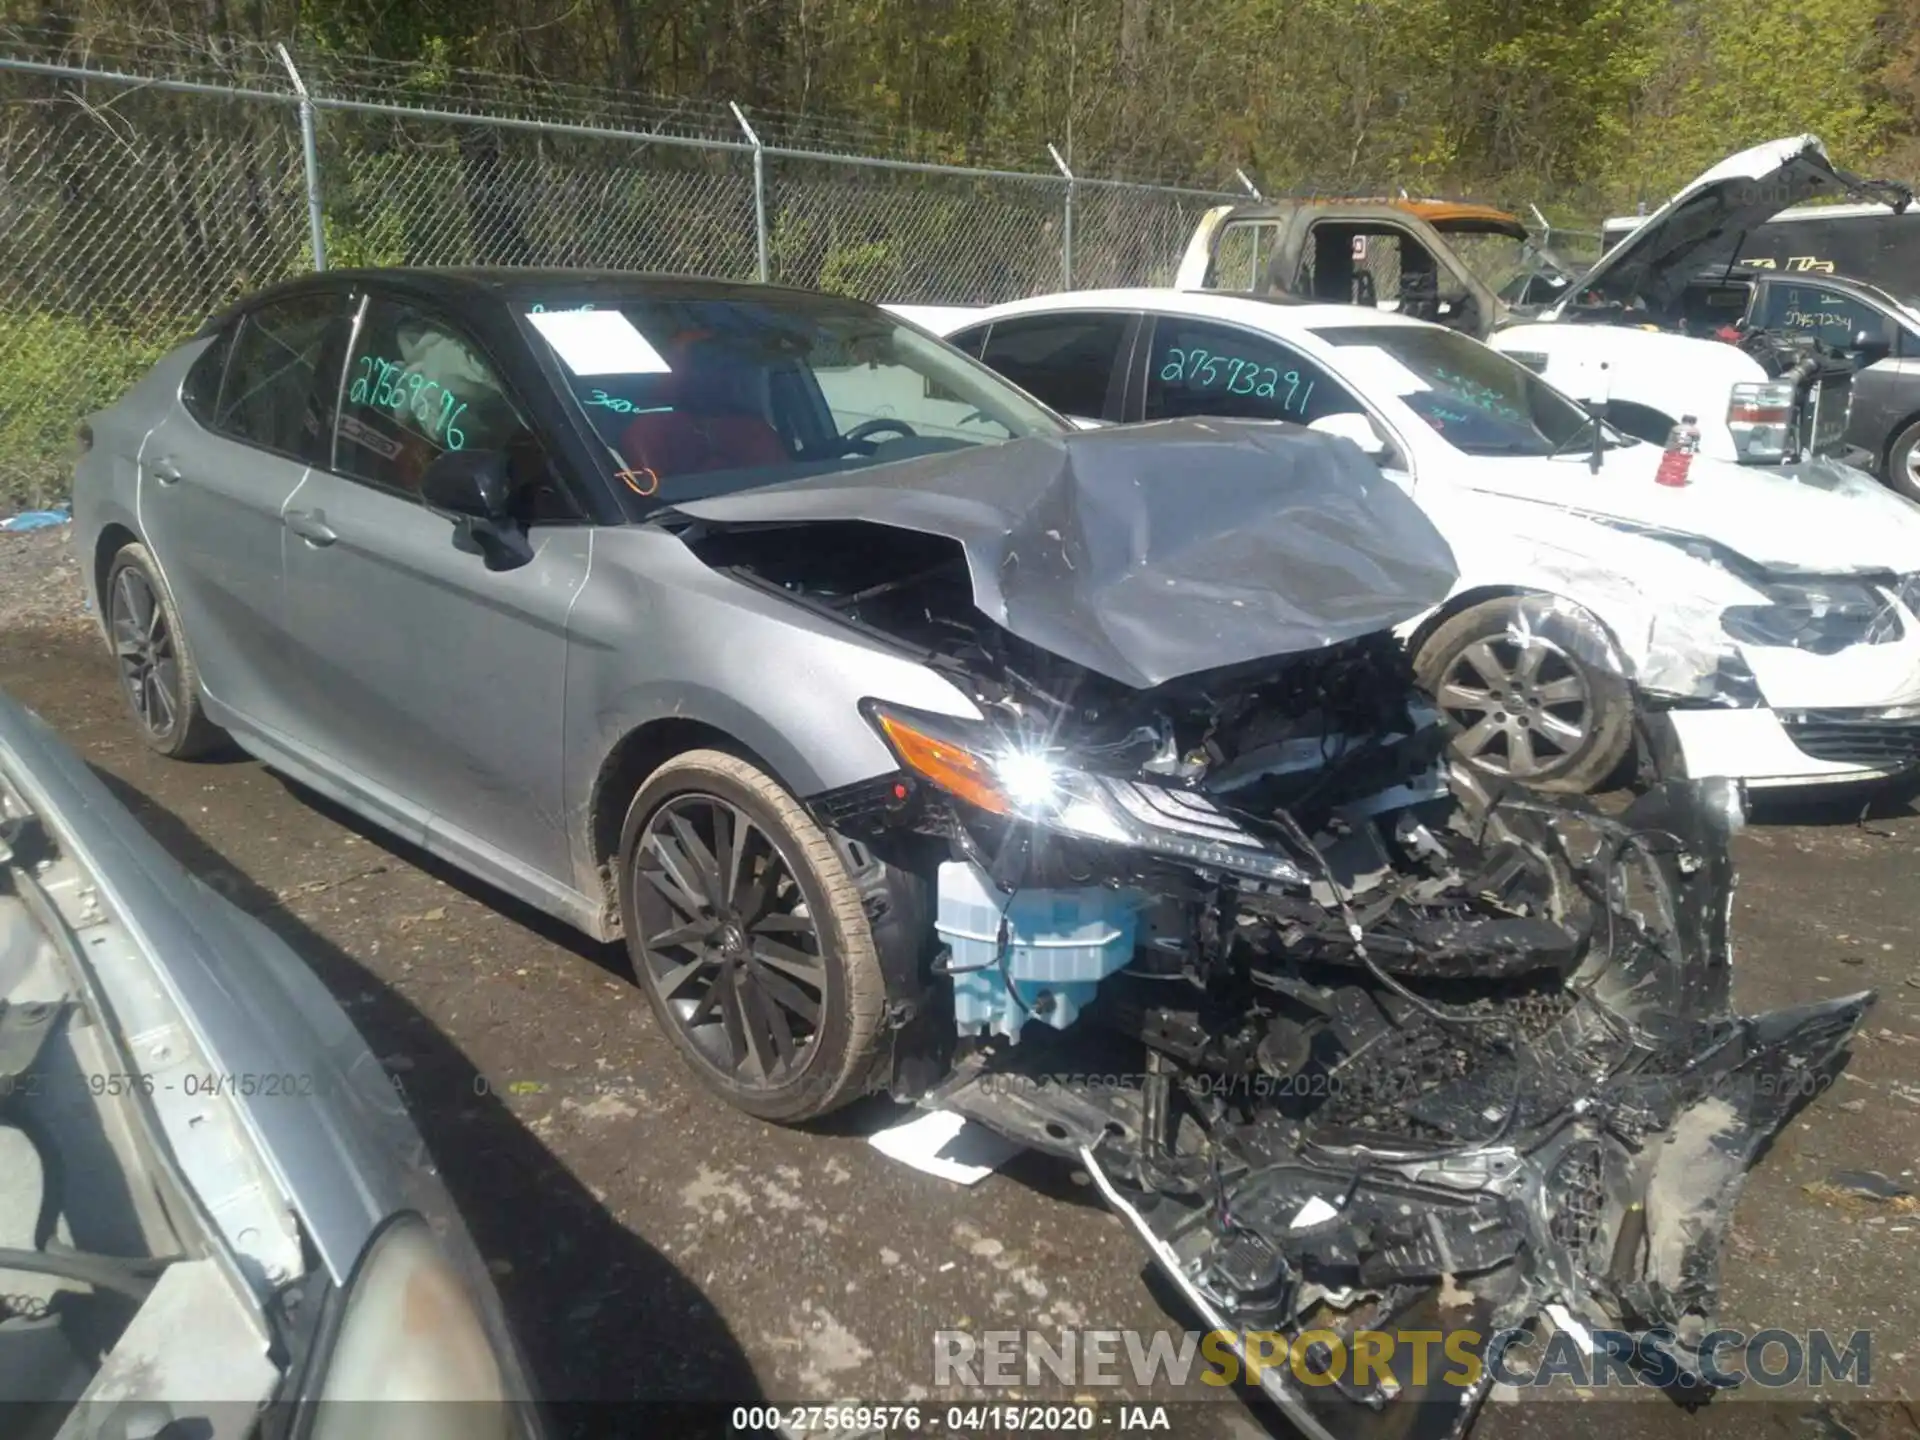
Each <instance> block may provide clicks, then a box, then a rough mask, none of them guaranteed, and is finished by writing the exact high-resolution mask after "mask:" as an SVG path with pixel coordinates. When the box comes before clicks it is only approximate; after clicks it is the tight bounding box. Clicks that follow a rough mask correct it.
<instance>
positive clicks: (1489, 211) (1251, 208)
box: [1229, 195, 1528, 240]
mask: <svg viewBox="0 0 1920 1440" xmlns="http://www.w3.org/2000/svg"><path fill="white" fill-rule="evenodd" d="M1317 206H1329V207H1331V206H1344V207H1346V208H1348V209H1350V210H1353V211H1354V212H1356V213H1355V217H1354V218H1356V219H1368V218H1378V217H1374V216H1369V215H1367V214H1366V212H1367V211H1369V210H1373V211H1379V210H1398V211H1400V212H1402V213H1403V214H1407V215H1412V216H1414V217H1416V218H1418V219H1421V220H1424V221H1426V222H1427V223H1428V224H1429V225H1431V226H1433V227H1434V229H1436V230H1442V231H1451V232H1454V233H1456V234H1459V233H1466V234H1497V235H1507V236H1510V237H1512V238H1513V239H1516V240H1524V239H1526V238H1527V234H1528V231H1527V226H1526V222H1525V221H1524V220H1522V219H1521V218H1520V217H1519V216H1518V215H1515V214H1513V213H1512V212H1511V211H1508V210H1502V209H1500V208H1499V207H1498V206H1495V205H1481V204H1478V203H1476V202H1474V201H1471V200H1436V199H1431V198H1428V199H1413V198H1410V197H1407V196H1398V195H1314V196H1306V197H1302V198H1299V199H1284V198H1279V197H1276V198H1274V199H1271V200H1263V201H1259V202H1257V203H1255V204H1251V205H1235V206H1232V207H1231V209H1232V211H1233V213H1232V215H1231V216H1230V217H1229V218H1230V219H1234V220H1253V221H1259V220H1281V219H1284V218H1286V217H1287V216H1289V215H1292V214H1294V213H1295V212H1296V211H1299V210H1303V209H1307V210H1310V209H1313V208H1315V207H1317Z"/></svg>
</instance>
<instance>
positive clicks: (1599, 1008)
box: [822, 637, 1871, 1435]
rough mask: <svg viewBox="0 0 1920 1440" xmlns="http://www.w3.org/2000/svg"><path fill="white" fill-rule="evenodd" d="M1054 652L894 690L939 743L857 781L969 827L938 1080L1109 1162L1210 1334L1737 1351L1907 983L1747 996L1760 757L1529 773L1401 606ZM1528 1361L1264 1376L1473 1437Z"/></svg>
mask: <svg viewBox="0 0 1920 1440" xmlns="http://www.w3.org/2000/svg"><path fill="white" fill-rule="evenodd" d="M1002 658H1003V659H1004V656H1003V657H1002ZM1021 661H1022V663H1021V664H1020V665H1015V666H1013V667H1012V670H1013V674H1014V675H1015V676H1017V678H1011V679H1010V678H1009V676H1008V671H1007V668H1006V667H1005V666H1004V665H1003V666H1001V667H999V668H997V669H994V668H992V667H988V666H986V665H984V664H980V661H979V657H975V663H976V665H978V669H977V670H976V673H975V675H974V680H975V693H976V695H978V696H979V698H980V700H981V702H982V709H983V712H984V713H986V714H987V715H988V716H989V717H991V718H990V719H988V720H987V722H986V723H984V724H981V723H979V722H972V721H957V720H954V719H952V718H951V717H936V716H930V715H923V714H916V713H911V712H905V711H901V710H898V709H895V708H891V707H888V706H886V705H882V704H875V705H873V706H871V707H869V720H870V723H872V724H873V725H874V726H875V728H876V729H877V730H879V732H880V733H881V734H882V735H883V736H884V737H885V738H886V739H887V741H888V743H889V745H890V746H892V748H893V750H894V753H895V754H896V756H897V757H898V758H899V760H900V762H901V763H900V770H899V772H898V773H897V774H896V775H894V776H891V777H888V779H887V780H886V781H885V782H884V783H883V784H882V785H878V786H869V787H865V788H864V789H863V792H862V794H861V795H860V796H850V795H842V796H828V797H822V804H823V806H824V808H825V809H826V810H827V811H829V812H831V813H832V814H833V816H834V819H835V822H836V823H837V824H838V825H840V826H841V827H843V828H845V829H848V830H849V831H850V832H852V833H855V834H858V833H865V834H866V835H867V836H868V837H869V838H873V837H876V836H878V835H880V834H883V833H885V832H887V831H895V832H899V831H907V832H911V833H913V834H916V835H919V836H923V837H929V838H931V839H933V840H934V841H935V843H936V844H937V845H939V846H940V847H941V849H940V853H941V854H942V855H944V857H945V858H944V859H943V860H942V861H941V862H940V863H939V865H938V870H937V883H936V889H937V894H938V913H937V925H938V928H939V933H940V938H941V940H942V941H943V942H944V943H943V946H942V948H941V950H940V952H939V954H938V955H937V957H936V960H935V962H934V966H933V969H934V971H935V979H934V983H933V984H932V986H931V988H930V990H929V995H928V1000H929V1004H928V1007H927V1009H928V1013H926V1014H923V1015H921V1016H920V1017H919V1023H918V1024H917V1025H916V1026H915V1027H913V1029H912V1030H911V1031H910V1032H909V1033H911V1034H913V1035H915V1036H916V1037H918V1039H917V1043H918V1044H919V1045H920V1046H922V1047H925V1046H926V1045H928V1044H934V1045H936V1046H937V1047H938V1062H939V1063H938V1064H937V1065H936V1066H931V1067H930V1066H928V1065H927V1064H926V1063H925V1062H926V1061H927V1059H928V1056H927V1055H926V1054H925V1053H919V1054H911V1055H906V1056H903V1057H902V1063H901V1066H900V1070H899V1073H900V1075H901V1076H903V1077H910V1076H913V1075H916V1074H918V1075H926V1074H929V1073H932V1074H935V1075H936V1076H937V1077H938V1078H936V1079H934V1080H933V1081H932V1082H931V1083H930V1084H922V1083H918V1082H915V1081H912V1080H908V1081H906V1082H905V1083H904V1084H903V1086H902V1088H904V1089H907V1090H910V1091H913V1092H915V1095H916V1098H918V1099H919V1100H920V1102H921V1103H922V1104H924V1105H927V1106H929V1107H934V1108H941V1109H948V1110H953V1111H957V1112H959V1113H961V1114H964V1115H966V1116H968V1117H969V1118H971V1119H973V1120H976V1121H978V1122H981V1123H983V1124H985V1125H987V1126H989V1127H991V1128H993V1129H994V1130H996V1131H999V1132H1000V1133H1002V1134H1005V1135H1007V1136H1009V1137H1011V1138H1013V1139H1015V1140H1017V1141H1019V1142H1021V1143H1023V1144H1025V1145H1028V1146H1031V1147H1034V1148H1037V1149H1041V1150H1047V1151H1052V1152H1054V1153H1057V1154H1060V1155H1062V1156H1066V1157H1071V1158H1073V1159H1075V1160H1077V1161H1078V1162H1079V1163H1081V1164H1082V1165H1084V1166H1085V1168H1086V1169H1087V1170H1088V1171H1089V1172H1090V1173H1091V1174H1092V1176H1093V1177H1094V1179H1095V1180H1096V1182H1097V1183H1098V1185H1099V1187H1100V1189H1101V1191H1102V1193H1103V1194H1104V1195H1105V1196H1106V1198H1107V1199H1108V1200H1109V1202H1110V1203H1111V1204H1112V1205H1113V1206H1114V1208H1115V1209H1116V1210H1117V1211H1118V1212H1119V1213H1120V1214H1121V1215H1122V1216H1123V1217H1124V1218H1125V1219H1126V1220H1127V1222H1128V1223H1129V1224H1130V1225H1131V1226H1132V1227H1133V1228H1134V1229H1135V1231H1136V1232H1137V1233H1138V1235H1139V1238H1140V1239H1141V1240H1142V1241H1143V1242H1144V1243H1145V1244H1146V1246H1147V1248H1148V1249H1149V1251H1150V1252H1151V1253H1152V1255H1153V1257H1154V1259H1155V1261H1156V1262H1157V1263H1158V1264H1159V1265H1160V1267H1161V1268H1163V1269H1164V1270H1165V1271H1166V1272H1167V1274H1168V1276H1169V1278H1171V1279H1172V1281H1173V1282H1174V1283H1175V1284H1176V1285H1177V1286H1178V1287H1179V1288H1180V1290H1181V1291H1182V1292H1183V1293H1184V1294H1185V1296H1186V1297H1187V1298H1188V1299H1189V1301H1190V1302H1191V1303H1192V1304H1193V1306H1194V1307H1195V1308H1196V1309H1197V1310H1198V1312H1199V1313H1200V1314H1201V1315H1202V1316H1203V1317H1204V1318H1205V1320H1206V1322H1207V1325H1208V1326H1209V1327H1210V1328H1214V1329H1219V1330H1222V1331H1226V1332H1229V1333H1231V1334H1233V1335H1234V1336H1236V1337H1242V1336H1245V1335H1248V1334H1267V1335H1276V1334H1277V1335H1280V1336H1297V1335H1299V1334H1301V1333H1304V1332H1306V1331H1316V1332H1330V1333H1331V1335H1332V1336H1336V1337H1340V1339H1341V1341H1342V1343H1343V1344H1344V1345H1345V1346H1346V1349H1347V1353H1352V1341H1353V1338H1354V1337H1355V1335H1357V1334H1358V1332H1360V1331H1363V1330H1367V1331H1388V1332H1392V1331H1395V1330H1402V1331H1404V1330H1407V1329H1415V1330H1417V1329H1422V1328H1429V1329H1431V1328H1436V1327H1439V1326H1443V1325H1444V1326H1448V1327H1453V1328H1463V1327H1464V1328H1470V1329H1472V1330H1473V1331H1474V1332H1475V1333H1476V1334H1478V1335H1480V1336H1491V1335H1494V1334H1496V1333H1499V1332H1502V1331H1507V1330H1512V1329H1515V1328H1518V1327H1524V1326H1527V1325H1530V1324H1532V1323H1534V1322H1535V1321H1536V1320H1537V1319H1538V1317H1540V1316H1542V1315H1549V1314H1550V1315H1552V1316H1554V1317H1555V1321H1556V1324H1557V1328H1560V1329H1569V1328H1571V1329H1573V1330H1574V1331H1575V1332H1576V1333H1586V1332H1589V1331H1592V1330H1608V1331H1631V1332H1635V1333H1642V1334H1646V1335H1649V1336H1651V1337H1652V1338H1651V1339H1650V1340H1649V1341H1648V1344H1649V1346H1650V1347H1652V1348H1651V1349H1649V1350H1648V1351H1647V1353H1644V1354H1642V1355H1639V1356H1637V1357H1634V1361H1635V1363H1639V1364H1642V1365H1644V1366H1646V1367H1648V1368H1649V1370H1650V1371H1651V1372H1657V1373H1660V1374H1662V1375H1664V1376H1666V1377H1668V1378H1669V1379H1671V1380H1672V1381H1673V1383H1675V1384H1678V1385H1680V1386H1682V1387H1684V1388H1691V1387H1692V1386H1694V1385H1696V1384H1703V1383H1704V1382H1703V1381H1702V1379H1701V1375H1700V1366H1699V1363H1698V1357H1697V1355H1696V1354H1695V1353H1694V1349H1693V1347H1694V1346H1695V1344H1696V1343H1697V1342H1698V1341H1699V1340H1700V1339H1701V1337H1702V1336H1704V1335H1705V1334H1706V1333H1707V1332H1708V1331H1710V1330H1711V1329H1712V1316H1713V1313H1714V1310H1715V1307H1716V1303H1717V1296H1716V1288H1717V1265H1718V1255H1719V1250H1720V1247H1721V1245H1722V1243H1723V1241H1724V1239H1725V1236H1726V1233H1727V1227H1728V1224H1729V1221H1730V1219H1731V1215H1732V1209H1733V1203H1734V1200H1735V1197H1736V1196H1737V1193H1738V1191H1739V1188H1740V1186H1741V1184H1742V1182H1743V1180H1744V1178H1745V1175H1746V1172H1747V1170H1748V1168H1749V1166H1750V1165H1751V1164H1752V1163H1753V1162H1754V1160H1755V1159H1756V1157H1757V1156H1758V1154H1759V1153H1760V1151H1761V1149H1762V1148H1763V1147H1764V1146H1765V1144H1766V1143H1767V1141H1768V1140H1769V1139H1770V1138H1771V1137H1772V1136H1773V1135H1774V1134H1775V1133H1776V1132H1777V1131H1778V1130H1779V1128H1780V1127H1781V1126H1782V1125H1783V1124H1784V1123H1785V1120H1786V1118H1787V1116H1788V1115H1789V1113H1790V1112H1791V1110H1792V1108H1793V1107H1794V1106H1795V1105H1796V1104H1797V1103H1799V1101H1800V1100H1801V1099H1802V1098H1803V1097H1805V1096H1807V1095H1810V1094H1812V1093H1814V1091H1815V1090H1816V1089H1817V1088H1818V1087H1819V1084H1820V1081H1821V1079H1822V1077H1823V1075H1825V1074H1827V1073H1828V1072H1830V1071H1831V1070H1832V1069H1834V1068H1836V1067H1837V1066H1838V1065H1839V1064H1840V1063H1841V1062H1842V1058H1843V1051H1844V1048H1845V1046H1846V1044H1847V1041H1848V1037H1849V1036H1850V1035H1851V1033H1852V1031H1853V1029H1854V1027H1855V1026H1856V1024H1857V1023H1858V1022H1859V1020H1860V1018H1861V1016H1862V1014H1863V1013H1864V1011H1865V1009H1866V1007H1867V1006H1868V1004H1869V1003H1870V1002H1871V997H1870V996H1869V995H1856V996H1850V997H1847V998H1844V999H1840V1000H1836V1001H1832V1002H1828V1003H1825V1004H1821V1005H1815V1006H1808V1007H1804V1008H1801V1009H1797V1010H1792V1011H1781V1012H1774V1013H1770V1014H1765V1015H1759V1016H1739V1015H1736V1014H1735V1013H1733V1011H1732V1009H1731V1006H1730V981H1731V954H1730V948H1729V942H1728V930H1727V927H1728V911H1729V906H1730V902H1731V895H1732V878H1733V877H1732V868H1731V861H1730V859H1729V853H1728V842H1729V838H1730V835H1731V833H1732V831H1733V830H1734V829H1735V828H1736V827H1737V826H1738V824H1739V823H1740V820H1741V799H1740V795H1739V792H1738V790H1737V788H1736V787H1734V786H1733V785H1731V784H1730V783H1728V782H1724V781H1699V782H1688V783H1684V784H1673V785H1668V786H1664V787H1661V788H1659V789H1656V790H1654V791H1652V792H1651V793H1649V794H1647V795H1645V796H1644V797H1642V798H1641V799H1640V800H1639V801H1638V802H1637V803H1635V804H1634V805H1633V806H1632V807H1631V808H1629V809H1627V810H1625V811H1624V812H1623V813H1619V814H1615V815H1607V814H1603V813H1601V812H1600V811H1598V810H1597V809H1595V808H1593V807H1592V806H1591V805H1589V804H1587V803H1586V802H1584V801H1578V800H1569V799H1561V798H1557V797H1555V798H1547V797H1541V796H1536V795H1533V794H1531V793H1528V792H1523V791H1519V790H1512V791H1507V792H1502V793H1490V792H1489V791H1487V790H1486V789H1484V788H1482V785H1481V783H1480V782H1478V781H1477V780H1475V779H1473V778H1472V777H1470V776H1468V775H1466V774H1465V773H1463V772H1453V773H1448V772H1446V771H1444V770H1443V769H1442V767H1441V761H1440V757H1441V750H1442V740H1441V734H1440V731H1439V728H1438V726H1437V725H1436V724H1435V723H1434V717H1433V716H1432V713H1431V712H1430V711H1427V710H1426V709H1424V708H1423V707H1422V706H1421V705H1420V703H1419V702H1418V700H1417V697H1414V695H1413V692H1412V689H1411V686H1410V683H1409V681H1408V679H1407V676H1406V674H1405V671H1404V661H1403V660H1402V658H1401V656H1400V653H1399V651H1398V650H1397V648H1396V647H1394V646H1393V645H1392V644H1391V643H1389V642H1388V641H1387V640H1386V638H1385V637H1368V638H1365V639H1362V640H1359V641H1354V642H1348V643H1345V644H1341V645H1336V646H1332V647H1328V648H1327V649H1324V650H1320V651H1315V652H1309V653H1307V654H1303V655H1297V656H1292V657H1285V658H1281V659H1277V660H1272V661H1268V662H1265V663H1264V664H1263V665H1261V666H1255V667H1244V668H1242V669H1241V670H1240V671H1239V672H1238V673H1234V674H1214V675H1205V676H1196V677H1189V678H1188V679H1186V680H1184V681H1180V682H1175V683H1173V684H1170V685H1167V686H1163V687H1159V688H1157V689H1155V690H1152V691H1144V692H1143V691H1130V690H1127V689H1126V688H1125V687H1119V686H1113V685H1110V684H1107V683H1106V682H1103V681H1101V680H1100V679H1099V677H1096V676H1090V675H1087V674H1085V673H1084V672H1081V673H1078V674H1074V675H1067V674H1062V673H1060V667H1059V666H1055V667H1053V670H1052V671H1051V672H1048V670H1047V669H1046V666H1045V662H1044V660H1043V658H1042V657H1039V656H1036V655H1026V656H1023V657H1021ZM1069 696H1071V699H1069V698H1068V697H1069ZM930 1037H932V1038H930ZM916 1062H918V1063H917V1064H916ZM1656 1351H1657V1352H1658V1353H1655V1352H1656ZM1331 1353H1332V1351H1331V1350H1329V1351H1328V1354H1329V1355H1331ZM1492 1373H1493V1372H1492V1371H1491V1370H1484V1369H1482V1370H1480V1371H1479V1374H1480V1376H1481V1378H1480V1379H1479V1380H1478V1381H1476V1383H1475V1384H1474V1385H1473V1386H1472V1387H1470V1388H1469V1389H1467V1390H1465V1391H1461V1390H1459V1389H1454V1390H1451V1391H1446V1392H1444V1393H1440V1394H1429V1395H1427V1396H1425V1397H1422V1396H1420V1395H1417V1394H1414V1393H1411V1391H1410V1390H1409V1389H1408V1387H1407V1386H1406V1385H1405V1383H1404V1381H1403V1380H1401V1379H1398V1378H1396V1377H1394V1376H1393V1375H1392V1374H1390V1373H1388V1372H1386V1371H1381V1372H1380V1373H1378V1374H1376V1375H1373V1376H1370V1377H1369V1380H1368V1382H1367V1383H1366V1384H1361V1385H1356V1384H1354V1383H1353V1382H1352V1380H1351V1378H1350V1377H1340V1378H1337V1379H1334V1380H1333V1381H1331V1383H1327V1384H1325V1385H1316V1386H1308V1385H1302V1384H1301V1383H1299V1380H1298V1378H1297V1377H1296V1376H1294V1375H1293V1374H1291V1373H1290V1372H1289V1368H1288V1366H1286V1365H1284V1364H1282V1365H1268V1366H1266V1367H1264V1368H1262V1369H1261V1370H1260V1372H1259V1379H1260V1382H1261V1384H1262V1386H1263V1388H1264V1389H1265V1390H1266V1391H1267V1392H1268V1393H1269V1394H1270V1395H1271V1396H1272V1397H1273V1398H1274V1399H1275V1400H1276V1401H1278V1402H1280V1403H1281V1404H1282V1405H1283V1406H1284V1407H1285V1408H1286V1409H1287V1410H1288V1411H1289V1412H1290V1413H1291V1414H1292V1415H1293V1417H1294V1418H1295V1419H1296V1421H1298V1422H1299V1423H1300V1424H1301V1425H1302V1426H1303V1427H1304V1428H1307V1429H1308V1430H1309V1433H1319V1434H1327V1435H1351V1434H1355V1433H1359V1432H1362V1431H1366V1430H1368V1429H1369V1427H1371V1426H1373V1425H1375V1424H1379V1423H1382V1422H1383V1421H1384V1420H1386V1419H1387V1417H1389V1416H1390V1415H1392V1414H1394V1413H1395V1412H1396V1410H1404V1409H1405V1408H1406V1407H1407V1406H1409V1405H1414V1404H1420V1403H1423V1400H1424V1402H1427V1403H1436V1404H1442V1405H1445V1406H1450V1407H1453V1408H1452V1410H1451V1411H1450V1412H1449V1413H1448V1415H1447V1423H1448V1424H1449V1425H1450V1426H1456V1427H1457V1428H1464V1427H1465V1425H1466V1424H1467V1423H1469V1422H1470V1420H1471V1417H1472V1415H1473V1413H1474V1410H1475V1409H1476V1408H1477V1404H1478V1402H1479V1401H1480V1400H1481V1399H1482V1398H1483V1397H1484V1394H1485V1392H1486V1389H1487V1387H1488V1385H1489V1384H1490V1383H1491V1381H1490V1376H1491V1375H1492ZM1436 1388H1437V1387H1436Z"/></svg>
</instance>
